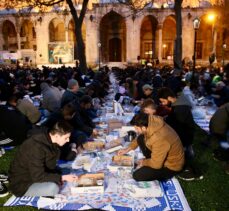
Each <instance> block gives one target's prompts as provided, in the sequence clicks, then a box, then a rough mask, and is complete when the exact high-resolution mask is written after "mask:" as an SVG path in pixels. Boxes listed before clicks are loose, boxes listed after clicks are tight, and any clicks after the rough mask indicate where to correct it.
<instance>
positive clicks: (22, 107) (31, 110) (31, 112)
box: [17, 99, 41, 123]
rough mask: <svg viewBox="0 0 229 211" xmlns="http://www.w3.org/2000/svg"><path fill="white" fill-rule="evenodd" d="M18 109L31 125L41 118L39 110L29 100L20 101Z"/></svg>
mask: <svg viewBox="0 0 229 211" xmlns="http://www.w3.org/2000/svg"><path fill="white" fill-rule="evenodd" d="M17 109H18V110H19V111H20V112H21V113H23V114H24V115H25V116H26V117H27V118H28V119H29V121H30V122H31V123H36V122H37V121H38V120H39V119H40V117H41V113H40V112H39V110H38V109H37V108H36V107H35V106H34V105H33V104H32V103H31V102H30V101H29V100H27V99H19V100H18V101H17Z"/></svg>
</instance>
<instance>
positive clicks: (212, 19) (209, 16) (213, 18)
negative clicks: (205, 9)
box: [208, 14, 215, 22]
mask: <svg viewBox="0 0 229 211" xmlns="http://www.w3.org/2000/svg"><path fill="white" fill-rule="evenodd" d="M208 20H209V21H211V22H212V21H214V20H215V14H209V15H208Z"/></svg>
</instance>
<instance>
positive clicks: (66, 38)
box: [65, 27, 68, 42]
mask: <svg viewBox="0 0 229 211" xmlns="http://www.w3.org/2000/svg"><path fill="white" fill-rule="evenodd" d="M65 42H68V27H65Z"/></svg>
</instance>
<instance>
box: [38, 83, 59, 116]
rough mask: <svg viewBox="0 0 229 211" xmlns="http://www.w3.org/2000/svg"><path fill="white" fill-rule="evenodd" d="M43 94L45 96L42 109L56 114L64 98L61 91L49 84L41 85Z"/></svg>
mask: <svg viewBox="0 0 229 211" xmlns="http://www.w3.org/2000/svg"><path fill="white" fill-rule="evenodd" d="M40 86H41V94H42V95H43V101H42V108H44V109H46V110H48V111H49V112H54V111H57V110H58V109H60V102H61V98H62V93H61V91H60V90H59V89H58V88H57V87H54V86H52V85H50V84H48V83H47V82H43V83H41V85H40Z"/></svg>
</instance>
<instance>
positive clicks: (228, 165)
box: [224, 163, 229, 175]
mask: <svg viewBox="0 0 229 211" xmlns="http://www.w3.org/2000/svg"><path fill="white" fill-rule="evenodd" d="M224 170H225V173H226V174H228V175H229V163H227V164H226V166H225V168H224Z"/></svg>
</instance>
